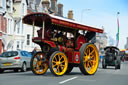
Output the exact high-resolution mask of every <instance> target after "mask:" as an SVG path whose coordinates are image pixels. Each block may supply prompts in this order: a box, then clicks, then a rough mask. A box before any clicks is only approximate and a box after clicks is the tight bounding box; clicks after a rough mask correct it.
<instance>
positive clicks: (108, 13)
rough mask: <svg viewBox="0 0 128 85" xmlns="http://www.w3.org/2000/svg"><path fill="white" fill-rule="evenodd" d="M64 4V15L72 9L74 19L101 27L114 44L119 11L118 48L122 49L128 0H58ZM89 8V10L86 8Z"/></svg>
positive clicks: (127, 30)
mask: <svg viewBox="0 0 128 85" xmlns="http://www.w3.org/2000/svg"><path fill="white" fill-rule="evenodd" d="M58 3H62V4H63V5H64V8H63V10H64V11H63V13H64V17H67V13H68V10H73V13H74V19H75V21H78V22H82V23H84V24H87V25H90V26H93V27H98V28H102V27H104V29H105V30H104V31H105V32H106V33H107V37H108V45H109V41H110V40H109V39H114V40H113V41H114V44H113V45H116V34H117V28H118V26H117V12H120V14H119V15H118V17H119V24H120V33H119V37H120V38H119V48H120V49H123V48H124V45H125V44H126V37H128V0H58ZM88 9H90V10H88Z"/></svg>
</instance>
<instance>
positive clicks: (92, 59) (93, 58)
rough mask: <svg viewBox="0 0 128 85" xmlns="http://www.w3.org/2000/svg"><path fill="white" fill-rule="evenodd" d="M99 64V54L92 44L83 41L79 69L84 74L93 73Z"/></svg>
mask: <svg viewBox="0 0 128 85" xmlns="http://www.w3.org/2000/svg"><path fill="white" fill-rule="evenodd" d="M98 65H99V54H98V51H97V48H96V46H95V45H94V44H89V43H85V44H84V45H82V47H81V49H80V70H81V72H82V73H83V74H84V75H93V74H95V72H96V71H97V68H98Z"/></svg>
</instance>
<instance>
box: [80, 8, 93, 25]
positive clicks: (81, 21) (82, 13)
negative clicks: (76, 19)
mask: <svg viewBox="0 0 128 85" xmlns="http://www.w3.org/2000/svg"><path fill="white" fill-rule="evenodd" d="M90 10H91V9H83V10H82V11H81V22H82V18H83V13H84V12H85V11H90Z"/></svg>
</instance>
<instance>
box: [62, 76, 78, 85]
mask: <svg viewBox="0 0 128 85" xmlns="http://www.w3.org/2000/svg"><path fill="white" fill-rule="evenodd" d="M76 78H77V76H75V77H72V78H70V79H66V80H64V81H61V82H59V84H63V83H66V82H68V81H71V80H73V79H76Z"/></svg>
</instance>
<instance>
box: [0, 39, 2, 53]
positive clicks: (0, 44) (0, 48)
mask: <svg viewBox="0 0 128 85" xmlns="http://www.w3.org/2000/svg"><path fill="white" fill-rule="evenodd" d="M1 52H2V41H1V40H0V54H1Z"/></svg>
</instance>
